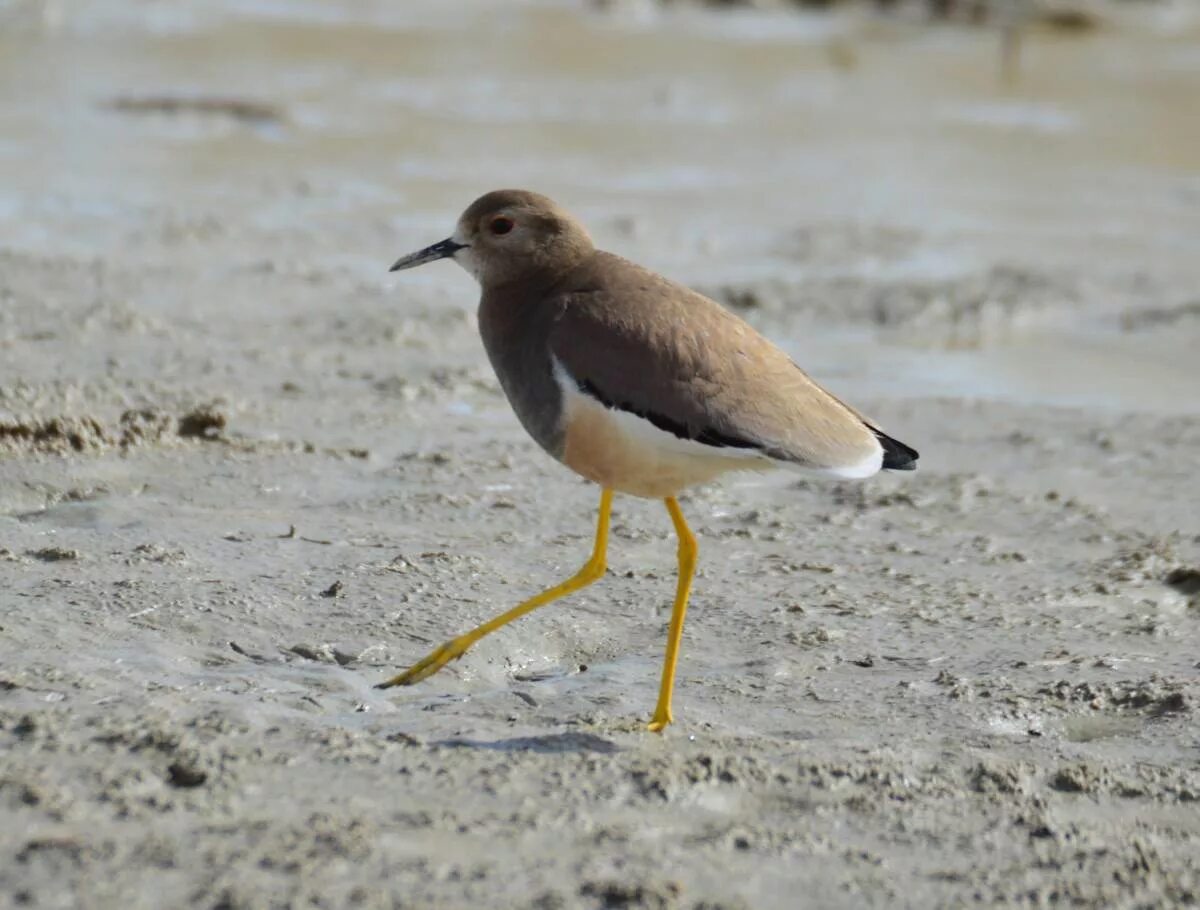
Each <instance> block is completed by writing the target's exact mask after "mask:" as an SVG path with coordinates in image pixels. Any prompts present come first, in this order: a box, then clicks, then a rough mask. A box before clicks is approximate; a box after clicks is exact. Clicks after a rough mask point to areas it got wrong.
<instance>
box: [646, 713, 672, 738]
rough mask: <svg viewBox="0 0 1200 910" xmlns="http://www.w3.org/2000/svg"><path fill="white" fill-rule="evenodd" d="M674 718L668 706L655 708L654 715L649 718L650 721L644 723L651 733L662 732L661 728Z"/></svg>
mask: <svg viewBox="0 0 1200 910" xmlns="http://www.w3.org/2000/svg"><path fill="white" fill-rule="evenodd" d="M674 720H675V718H673V717H671V709H670V708H655V709H654V716H653V717H651V718H650V723H648V724H646V729H647V730H649V731H650V732H651V733H662V731H663V728H664V727H666V725H667V724H669V723H672V722H673V721H674Z"/></svg>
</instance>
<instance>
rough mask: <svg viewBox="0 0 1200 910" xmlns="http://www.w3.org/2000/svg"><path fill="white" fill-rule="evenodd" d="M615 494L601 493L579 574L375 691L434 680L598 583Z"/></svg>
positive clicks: (453, 641) (439, 650) (456, 640)
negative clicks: (500, 634)
mask: <svg viewBox="0 0 1200 910" xmlns="http://www.w3.org/2000/svg"><path fill="white" fill-rule="evenodd" d="M612 496H613V493H612V490H609V489H605V490H603V491H602V492H601V493H600V518H599V520H598V521H597V523H596V543H595V545H594V546H593V547H592V557H591V559H589V560H588V561H587V562H586V563H584V565H583V568H582V569H580V570H579V571H578V572H576V573H575V574H574V575H573V576H571V577H570V578H568V579H567V580H566V581H564V582H563V583H562V584H561V585H555V586H554V587H553V588H550V589H549V590H547V591H543V592H542V593H541V594H539V595H537V596H536V597H531V598H529V600H527V601H525V602H524V603H523V604H520V605H519V606H516V607H513V608H512V609H511V610H509V611H508V612H507V613H501V614H500V615H499V616H497V617H496V618H494V619H489V620H488V621H487V622H485V623H484V624H483V625H481V626H477V627H476V628H474V629H472V630H471V631H470V632H467V633H466V634H464V635H460V636H458V638H452V639H450V641H448V642H446V643H445V644H444V645H442V646H441V647H439V648H437V649H436V650H434V651H433V652H432V653H431V654H427V655H426V656H425V657H423V658H422V659H421V660H419V661H417V662H416V663H415V664H413V665H412V666H411V667H409V668H408V669H407V670H405V671H404V672H403V673H400V674H398V675H396V676H393V677H392V678H391V679H389V680H388V681H387V682H382V683H380V684H379V685H378V686H376V687H375V688H377V689H389V688H391V687H392V686H411V685H412V684H413V683H417V682H420V681H421V680H423V679H424V678H425V677H427V676H432V675H433V674H434V673H436V672H437V671H438V670H440V669H442V667H444V666H446V664H448V663H450V661H452V660H457V659H458V658H460V657H462V656H463V655H464V654H465V653H466V652H467V648H469V647H471V645H473V644H475V642H477V641H479V639H481V638H483V636H485V635H487V634H488V633H489V632H495V631H496V630H497V629H499V628H500V627H501V626H506V625H508V624H509V623H510V622H512V621H513V620H514V619H520V618H521V617H522V616H524V615H525V614H526V613H529V612H531V611H533V610H536V609H537V608H538V607H541V606H545V605H546V604H548V603H550V602H551V601H553V600H558V599H559V598H560V597H566V596H567V595H568V594H573V593H574V592H576V591H578V590H579V589H580V588H586V587H587V586H588V585H590V584H591V583H592V582H594V581H597V580H598V579H600V578H602V577H603V575H604V568H605V561H604V559H605V554H606V553H607V552H608V516H609V512H611V510H612Z"/></svg>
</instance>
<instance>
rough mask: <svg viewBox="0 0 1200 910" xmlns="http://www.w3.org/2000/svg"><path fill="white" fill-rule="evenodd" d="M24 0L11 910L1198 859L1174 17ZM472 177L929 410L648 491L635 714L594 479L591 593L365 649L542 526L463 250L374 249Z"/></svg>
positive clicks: (868, 386) (1165, 869) (921, 891)
mask: <svg viewBox="0 0 1200 910" xmlns="http://www.w3.org/2000/svg"><path fill="white" fill-rule="evenodd" d="M54 9H55V8H54V7H52V6H45V5H40V6H35V5H33V4H15V5H11V6H10V7H7V8H5V9H4V10H2V11H0V15H3V16H5V17H6V18H5V19H4V20H3V27H0V68H2V71H3V82H2V83H0V84H2V85H3V94H0V167H2V168H3V171H4V173H5V174H6V175H7V179H6V181H5V183H4V185H3V187H0V238H2V239H0V815H2V817H3V819H4V821H3V824H0V903H7V904H12V905H17V906H31V907H105V908H107V907H122V908H139V907H146V908H151V907H153V908H157V907H163V906H199V907H213V908H217V907H221V908H243V907H245V908H256V907H284V906H288V907H300V906H328V907H335V906H337V907H340V906H355V907H364V908H374V907H464V906H486V907H491V906H496V907H501V906H503V907H509V906H511V907H540V908H555V907H577V906H578V907H666V908H674V907H679V908H689V910H691V908H697V910H698V908H701V907H705V908H717V907H722V908H742V907H753V908H792V907H796V906H800V905H803V906H814V907H817V906H819V907H864V906H871V907H896V906H912V907H942V906H945V907H950V906H963V905H969V904H979V905H1032V906H1043V905H1050V904H1055V905H1071V906H1096V907H1165V906H1184V905H1189V904H1194V903H1196V902H1197V901H1198V900H1200V862H1198V861H1197V856H1200V812H1198V805H1200V739H1198V738H1197V732H1196V731H1197V726H1196V722H1197V711H1198V705H1200V648H1198V647H1197V643H1198V642H1200V510H1197V507H1196V500H1197V495H1196V494H1197V490H1198V489H1200V488H1198V485H1197V480H1196V465H1197V455H1196V453H1197V451H1200V395H1198V394H1197V393H1198V392H1200V368H1198V367H1197V366H1196V361H1195V353H1194V352H1195V350H1196V349H1197V344H1198V343H1200V305H1198V300H1200V298H1198V297H1197V288H1200V260H1198V259H1197V257H1196V248H1195V238H1196V237H1197V236H1200V177H1198V176H1197V175H1198V174H1200V121H1198V120H1197V118H1195V117H1194V116H1192V114H1193V113H1194V112H1193V107H1194V99H1195V97H1196V92H1197V90H1198V89H1200V56H1197V54H1196V50H1195V48H1196V44H1195V41H1196V38H1197V36H1198V35H1200V28H1198V23H1197V22H1196V21H1189V19H1188V18H1187V8H1183V7H1171V8H1170V10H1174V12H1173V13H1171V14H1170V15H1168V14H1167V12H1164V10H1165V9H1166V8H1160V7H1155V8H1154V10H1151V11H1150V12H1149V13H1147V14H1146V15H1144V16H1142V17H1141V18H1139V19H1137V20H1132V19H1131V18H1130V17H1128V16H1126V17H1124V18H1122V17H1118V18H1117V19H1114V20H1113V21H1111V22H1108V23H1107V24H1106V25H1105V26H1104V27H1103V28H1101V29H1099V30H1098V31H1096V32H1095V33H1091V34H1088V35H1086V36H1081V37H1077V38H1074V39H1071V40H1067V39H1065V38H1062V37H1057V36H1054V35H1048V34H1036V35H1031V36H1030V37H1029V40H1028V41H1027V43H1026V45H1025V47H1024V49H1023V58H1022V75H1021V79H1020V81H1019V82H1018V84H1017V85H1015V86H1008V87H1005V86H1002V85H1000V84H999V83H998V81H997V72H996V36H995V34H993V33H991V32H988V31H986V30H978V29H958V28H946V29H926V28H918V27H915V26H913V25H912V24H911V23H905V22H889V21H887V20H881V19H878V18H874V17H868V16H864V15H861V14H860V13H858V12H853V11H851V12H847V13H844V14H841V13H839V14H837V15H833V16H818V15H800V14H796V15H790V16H775V15H771V14H736V15H733V16H731V17H726V16H721V15H719V14H715V13H706V12H700V11H696V10H693V9H681V10H678V11H675V12H671V13H666V14H656V13H653V12H647V11H646V10H645V9H643V8H641V7H638V8H637V9H636V10H632V11H631V9H632V8H625V7H619V8H618V9H616V10H614V11H610V12H596V11H587V10H583V9H576V8H573V7H571V6H566V5H564V6H557V5H530V6H522V7H520V8H519V9H518V10H517V11H515V12H514V10H513V8H512V7H511V6H507V5H506V6H504V7H503V9H502V8H501V6H500V5H499V4H489V3H483V2H477V3H470V4H461V5H456V7H455V10H454V12H453V13H451V12H450V10H449V7H446V6H443V5H441V4H429V5H421V4H412V5H408V4H406V5H404V6H403V7H401V8H396V7H393V6H390V5H383V4H379V5H370V4H364V5H361V6H359V5H352V4H345V5H343V6H341V7H338V6H334V5H319V4H309V3H301V2H294V3H286V4H285V3H279V4H266V3H264V4H261V5H258V6H244V5H238V4H233V3H229V4H199V3H195V4H176V5H171V6H170V7H165V6H153V5H149V6H148V5H144V4H124V3H113V4H109V5H107V6H106V7H105V9H104V10H103V11H98V10H96V9H93V10H90V11H89V12H86V13H80V14H79V15H78V16H76V17H68V16H65V15H64V16H61V17H59V18H57V19H56V18H55V17H54ZM39 10H41V11H46V12H45V15H43V14H41V13H39ZM1127 20H1129V21H1127ZM180 99H183V101H182V102H181V101H180ZM196 99H207V100H205V101H204V102H203V103H200V104H196V103H195V102H196ZM225 102H236V103H234V104H227V103H225ZM498 185H527V186H530V187H533V188H537V189H541V190H543V191H545V192H548V193H550V194H551V195H553V196H555V197H556V198H559V199H560V200H561V201H562V202H564V203H565V204H566V205H568V206H569V207H570V208H572V209H573V210H574V211H576V212H577V213H578V214H579V215H581V216H582V217H583V218H584V219H585V221H586V222H587V223H588V224H589V225H590V226H592V227H593V229H594V234H595V236H596V239H597V241H598V242H599V243H600V245H602V246H604V247H606V248H609V249H612V250H614V251H616V252H620V253H623V254H627V255H630V256H633V257H634V258H637V259H638V260H640V261H642V262H645V263H647V264H648V265H651V266H652V267H655V268H658V269H660V270H662V271H665V272H667V273H668V274H670V275H672V276H673V277H676V278H678V279H680V280H683V281H686V282H688V283H690V284H692V285H694V286H696V287H699V288H702V289H705V290H707V291H708V292H710V293H712V294H713V295H714V296H717V297H718V298H719V299H721V300H723V301H725V302H726V303H728V304H729V305H730V306H733V307H735V308H736V309H737V310H738V311H739V312H740V313H742V315H744V316H745V317H746V318H747V319H749V320H750V321H752V322H753V323H754V324H755V325H756V326H758V327H759V328H760V329H761V330H763V331H764V332H766V333H767V334H769V335H770V336H771V337H772V338H775V339H777V340H778V341H779V342H780V343H781V344H782V345H784V347H785V348H786V349H787V350H789V351H790V352H792V353H793V354H794V355H795V356H796V358H797V359H798V360H799V361H800V362H801V363H802V364H803V365H805V367H806V368H807V369H808V370H809V371H810V372H811V373H813V374H814V375H815V376H816V377H817V378H818V379H820V380H821V381H823V382H824V383H826V384H827V385H829V386H830V387H831V388H832V389H833V390H835V391H836V392H838V393H840V394H842V395H844V396H846V397H847V398H849V399H850V400H852V401H854V402H855V403H856V404H858V405H860V406H861V407H862V408H863V410H865V411H867V412H868V413H870V414H871V415H872V416H873V417H875V418H877V419H878V420H879V421H880V422H881V423H882V425H883V426H885V427H886V428H887V429H888V430H889V431H891V432H894V433H895V434H896V435H897V436H898V437H899V438H901V439H903V440H905V441H906V442H910V443H912V444H913V445H914V446H916V447H917V448H918V449H920V450H921V453H922V460H921V469H920V470H919V471H918V472H917V473H916V474H915V475H900V476H891V475H889V476H882V477H879V478H876V479H873V480H871V481H869V482H867V483H864V484H850V483H845V484H842V483H831V482H827V481H825V480H821V479H815V478H814V479H808V478H802V477H799V476H797V475H788V474H782V473H780V474H776V475H743V476H735V477H733V478H730V479H729V480H727V481H725V482H722V483H720V484H717V485H714V486H712V487H708V488H704V489H701V490H697V491H695V492H693V493H692V494H690V495H689V496H687V497H686V499H685V500H684V503H683V505H684V509H685V512H686V514H687V515H688V516H689V519H690V520H691V521H692V524H693V527H694V529H695V530H696V532H697V536H698V538H699V542H700V548H701V564H700V571H699V577H698V580H697V585H696V589H695V594H694V600H693V608H692V610H691V611H690V613H689V617H688V626H687V629H686V632H685V638H684V651H683V656H682V662H681V667H680V677H679V684H678V689H677V694H676V702H675V713H676V720H677V723H676V724H675V725H674V726H672V727H670V728H669V729H668V730H667V732H666V734H665V735H663V736H661V737H659V736H654V735H650V734H647V733H645V732H643V731H642V729H641V725H642V724H643V723H644V722H645V720H646V719H647V718H648V716H649V712H650V710H651V709H652V707H653V703H654V697H655V694H656V686H657V679H658V673H659V667H660V660H661V651H662V647H663V644H664V641H665V630H666V623H667V611H668V608H669V603H670V596H671V593H672V590H673V585H674V571H675V565H674V554H675V545H674V541H673V538H672V536H671V532H670V523H669V521H668V519H667V516H666V515H665V513H664V512H663V510H662V509H661V507H659V506H658V505H657V504H654V503H646V502H641V501H637V500H632V499H618V500H617V505H616V509H615V513H614V527H613V541H612V547H611V551H610V570H609V574H608V577H606V578H605V579H604V580H603V581H602V582H600V583H599V584H597V585H596V586H594V587H592V588H590V589H588V590H587V591H585V592H583V593H582V594H580V595H577V596H576V597H574V598H573V599H572V600H570V601H568V602H565V603H562V604H560V605H557V606H552V607H548V608H546V609H545V610H543V611H540V612H538V613H537V614H535V615H533V616H532V617H529V618H527V619H526V620H524V621H522V622H521V623H520V624H518V625H516V626H514V627H512V628H509V629H506V630H504V631H502V632H500V633H497V634H496V635H494V636H492V637H491V638H489V639H486V640H485V641H484V642H482V643H481V644H480V645H478V646H477V647H476V648H475V649H474V650H472V651H471V652H470V653H469V654H468V655H467V656H466V657H465V658H464V659H463V660H461V661H460V662H458V663H456V664H454V665H453V666H452V667H450V668H448V669H447V670H446V671H444V672H442V673H441V674H439V675H438V676H436V677H434V678H432V679H430V680H428V681H426V682H425V683H423V684H421V685H419V686H417V687H414V688H411V689H405V690H402V691H398V692H397V691H394V690H393V691H389V692H380V691H376V690H374V689H372V685H373V684H374V683H376V682H379V681H380V680H382V679H383V678H385V677H386V676H387V675H389V674H391V673H392V672H394V671H395V670H397V669H398V668H401V667H403V666H405V665H407V664H408V663H410V662H412V661H413V660H415V659H416V658H418V657H420V656H422V655H423V654H424V653H425V652H427V651H428V650H429V649H430V648H431V647H433V646H434V645H435V644H437V643H438V642H440V641H442V640H443V639H445V638H447V637H449V636H451V635H453V634H456V633H458V632H460V631H463V630H465V629H466V628H468V627H470V626H471V625H473V624H475V623H477V622H479V621H481V620H482V619H484V618H486V617H488V616H491V615H493V614H494V613H496V612H499V611H500V610H502V609H505V608H507V607H508V606H511V605H512V604H514V603H515V602H517V601H519V600H520V599H522V598H524V597H526V596H528V595H529V594H530V593H532V592H534V591H536V590H538V589H540V588H542V587H544V586H546V585H548V584H550V583H553V582H555V581H557V580H560V579H561V578H562V577H565V576H566V575H567V574H569V573H570V572H572V571H574V569H575V568H576V567H577V565H578V564H579V563H580V562H581V561H582V560H583V559H584V558H585V557H586V555H587V552H588V549H589V547H590V535H591V531H592V522H593V516H594V509H595V506H596V498H597V496H596V491H595V490H594V489H593V488H591V487H589V486H587V485H586V484H583V483H582V482H580V481H578V480H577V479H575V478H573V477H572V476H571V475H570V474H568V473H567V472H566V471H564V470H563V469H562V468H561V467H559V466H558V465H556V464H555V463H553V462H552V461H551V460H550V459H549V458H548V457H546V456H545V455H543V454H541V453H540V452H539V451H537V450H536V449H535V447H534V445H533V444H532V443H531V442H530V441H529V440H528V439H527V438H526V437H525V436H524V434H523V432H522V431H521V430H520V428H519V426H518V425H517V423H516V420H515V418H514V417H513V416H512V414H511V412H510V411H509V409H508V406H507V404H506V403H505V401H504V400H503V397H502V395H501V393H500V391H499V388H498V386H497V384H496V382H495V379H494V378H493V376H492V375H491V373H490V370H489V368H488V366H487V363H486V360H485V358H484V355H483V353H482V350H481V347H480V344H479V341H478V338H477V334H476V330H475V326H474V301H475V295H476V291H475V288H474V286H473V284H472V282H471V280H470V279H469V277H468V276H466V275H465V273H462V272H461V271H459V270H457V269H455V268H454V267H453V266H451V265H449V264H446V265H444V266H439V267H429V268H427V269H423V270H421V271H419V272H413V273H406V274H405V275H404V276H402V277H401V278H399V279H393V278H389V277H387V276H386V275H385V274H384V270H385V269H386V267H387V265H388V264H390V263H391V262H392V261H393V260H394V259H395V257H396V256H397V255H399V254H400V253H403V252H407V251H409V250H411V249H415V248H417V247H418V246H420V245H423V244H425V243H428V242H432V241H435V240H438V239H441V238H442V237H444V236H445V235H446V234H447V233H448V231H449V229H450V227H451V224H452V221H453V218H454V217H456V215H457V213H458V211H459V210H460V209H461V208H462V207H463V206H464V205H465V204H466V202H468V201H470V199H472V198H473V197H474V196H475V195H477V194H478V193H479V192H482V191H484V190H487V189H490V188H492V187H493V186H498Z"/></svg>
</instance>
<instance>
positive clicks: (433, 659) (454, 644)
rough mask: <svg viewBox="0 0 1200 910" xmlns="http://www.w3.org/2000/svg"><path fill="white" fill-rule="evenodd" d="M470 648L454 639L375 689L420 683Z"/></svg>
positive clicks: (461, 641)
mask: <svg viewBox="0 0 1200 910" xmlns="http://www.w3.org/2000/svg"><path fill="white" fill-rule="evenodd" d="M469 646H470V642H465V641H463V640H462V639H461V638H453V639H451V640H450V641H448V642H446V643H445V644H444V645H441V646H440V647H438V648H436V649H434V650H433V651H432V652H430V653H429V654H427V655H425V656H424V657H422V658H421V659H420V660H419V661H417V662H416V663H415V664H413V665H412V666H411V667H409V668H408V669H407V670H405V671H404V672H403V673H397V674H396V675H395V676H393V677H392V678H391V679H389V680H387V681H386V682H381V683H379V684H378V685H377V686H375V688H376V689H390V688H392V687H393V686H411V685H413V684H414V683H419V682H420V681H421V680H423V679H425V678H426V677H428V676H432V675H433V674H434V673H436V672H437V671H438V670H440V669H442V667H444V666H446V664H448V663H450V661H452V660H458V658H460V657H462V656H463V655H464V654H465V653H466V652H467V648H468V647H469Z"/></svg>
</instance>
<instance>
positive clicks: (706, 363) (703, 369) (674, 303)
mask: <svg viewBox="0 0 1200 910" xmlns="http://www.w3.org/2000/svg"><path fill="white" fill-rule="evenodd" d="M563 301H564V306H563V309H562V311H561V314H560V316H559V318H558V319H557V320H556V323H555V326H554V328H553V329H552V330H551V333H550V347H551V350H552V352H553V353H554V356H555V357H556V358H558V360H559V362H561V363H562V365H563V366H564V367H565V368H566V370H567V372H568V373H569V374H570V375H571V376H572V377H573V378H574V379H575V381H577V382H578V383H579V386H580V388H581V389H582V390H583V391H584V392H586V393H588V394H590V395H592V396H593V397H595V398H598V399H599V400H601V401H603V402H604V403H605V404H607V405H608V406H610V407H617V408H621V409H623V410H627V411H631V412H633V413H635V414H638V415H640V416H642V417H645V418H646V419H647V420H650V421H652V422H653V423H655V424H656V425H657V426H659V427H660V428H662V429H665V430H668V431H669V432H672V433H675V434H676V435H678V436H682V437H684V438H687V439H693V440H695V441H697V442H701V443H705V444H707V445H712V446H726V447H738V448H754V449H759V450H761V451H762V452H763V453H764V454H766V455H769V456H771V457H772V458H777V459H780V460H784V461H790V462H794V463H796V464H799V465H803V466H806V467H812V468H837V467H842V466H846V465H852V464H858V463H860V462H862V461H863V460H864V459H866V458H868V457H870V455H871V454H872V453H874V452H878V446H879V443H878V442H877V440H876V436H875V432H874V431H873V430H872V428H870V427H868V426H867V424H866V423H865V422H864V421H863V420H862V419H861V418H860V417H859V416H858V415H857V414H855V413H854V412H853V411H852V410H851V409H849V408H848V407H846V406H845V405H843V404H842V403H841V402H839V401H838V400H837V399H836V398H834V397H833V396H832V395H830V394H829V393H828V392H826V391H825V390H824V389H822V388H821V387H820V386H818V385H817V384H816V383H815V382H813V381H812V380H811V379H810V378H809V377H808V376H807V375H806V374H805V373H804V372H803V371H802V370H801V369H800V368H799V367H797V366H796V364H795V363H793V362H792V360H791V358H789V357H788V356H787V355H786V354H784V353H783V352H782V351H781V350H779V348H777V347H775V345H773V344H771V342H769V341H767V340H766V339H765V338H763V337H762V336H761V335H759V334H758V332H756V331H755V330H754V329H753V328H751V327H750V326H749V325H748V324H747V323H746V322H744V321H743V320H741V319H739V318H738V317H737V316H735V315H733V314H732V313H730V312H729V311H727V310H725V309H724V308H723V307H721V306H720V305H719V304H717V303H716V302H715V301H712V300H709V299H708V298H707V297H704V296H703V295H701V294H697V293H696V292H694V291H691V290H689V289H687V288H685V287H683V286H681V285H677V284H675V283H673V282H670V281H667V280H666V279H665V278H662V277H660V276H658V275H655V274H654V273H653V272H649V271H647V270H645V269H643V268H641V267H639V266H636V265H634V264H633V263H631V262H627V261H626V260H623V259H621V258H619V257H617V256H613V255H611V254H608V253H598V254H596V257H595V260H594V261H593V262H591V263H589V264H588V266H587V267H586V268H585V269H583V270H581V272H580V273H579V274H577V275H575V276H573V281H572V284H571V286H570V288H569V289H567V290H566V292H565V294H564V296H563Z"/></svg>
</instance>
